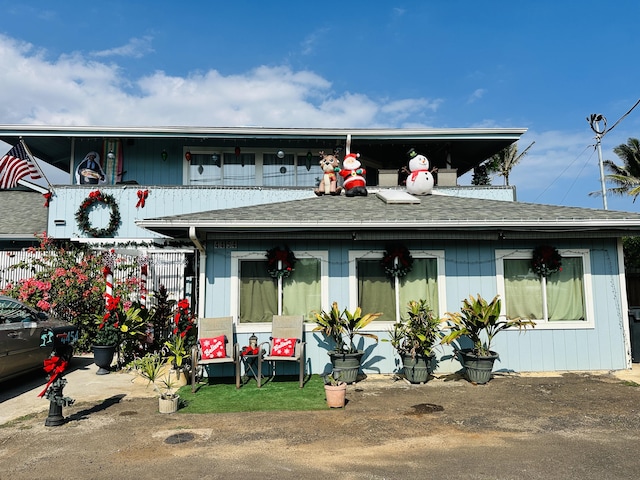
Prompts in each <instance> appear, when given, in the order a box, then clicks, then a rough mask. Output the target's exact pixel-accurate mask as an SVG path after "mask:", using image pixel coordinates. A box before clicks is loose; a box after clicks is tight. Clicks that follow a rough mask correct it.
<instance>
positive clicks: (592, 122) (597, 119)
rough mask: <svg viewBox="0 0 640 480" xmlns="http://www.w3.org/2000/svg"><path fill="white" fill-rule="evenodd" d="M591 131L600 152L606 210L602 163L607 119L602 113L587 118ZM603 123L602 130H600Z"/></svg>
mask: <svg viewBox="0 0 640 480" xmlns="http://www.w3.org/2000/svg"><path fill="white" fill-rule="evenodd" d="M587 121H588V122H589V126H590V127H591V130H593V132H594V133H595V134H596V150H598V164H599V165H600V184H601V185H602V204H603V206H604V209H605V210H608V208H607V188H606V186H605V181H604V163H603V161H602V137H603V136H604V134H605V133H606V132H607V119H606V118H604V116H603V115H602V114H600V113H592V114H591V116H589V117H587ZM600 123H602V128H600V125H599V124H600Z"/></svg>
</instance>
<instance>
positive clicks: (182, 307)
mask: <svg viewBox="0 0 640 480" xmlns="http://www.w3.org/2000/svg"><path fill="white" fill-rule="evenodd" d="M178 308H179V309H180V310H188V309H189V300H187V299H186V298H183V299H182V300H180V301H179V302H178Z"/></svg>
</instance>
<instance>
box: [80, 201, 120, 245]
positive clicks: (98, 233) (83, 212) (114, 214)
mask: <svg viewBox="0 0 640 480" xmlns="http://www.w3.org/2000/svg"><path fill="white" fill-rule="evenodd" d="M96 203H104V204H105V205H106V206H108V207H109V208H110V209H111V216H110V217H109V224H108V225H107V226H106V228H94V227H92V226H91V222H90V221H89V209H90V207H91V206H92V205H94V204H96ZM76 221H77V222H78V227H79V228H80V231H81V232H83V233H86V234H87V235H90V236H92V237H112V236H113V234H114V233H115V232H116V230H118V226H119V225H120V210H119V209H118V204H117V203H116V199H115V198H114V197H113V195H109V194H108V193H102V192H101V191H100V190H94V191H93V192H91V193H90V194H89V196H88V197H87V198H85V199H84V201H83V202H82V203H81V204H80V208H78V211H77V212H76Z"/></svg>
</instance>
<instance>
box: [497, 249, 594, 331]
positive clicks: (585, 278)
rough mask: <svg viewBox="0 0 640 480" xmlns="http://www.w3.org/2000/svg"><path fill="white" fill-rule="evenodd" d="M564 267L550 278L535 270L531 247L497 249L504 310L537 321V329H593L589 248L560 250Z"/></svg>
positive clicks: (500, 292)
mask: <svg viewBox="0 0 640 480" xmlns="http://www.w3.org/2000/svg"><path fill="white" fill-rule="evenodd" d="M559 253H560V255H561V256H562V269H561V270H560V271H558V272H556V273H552V274H550V275H549V276H548V277H544V276H540V275H538V274H537V273H535V272H534V271H533V269H532V266H531V259H532V252H531V250H497V251H496V276H497V280H498V294H499V295H500V297H501V298H502V299H503V301H502V310H503V311H502V313H503V315H506V316H507V317H510V318H516V317H520V318H527V319H531V320H535V321H536V328H543V329H544V328H592V327H593V326H594V321H593V304H592V302H591V301H590V300H589V297H588V295H587V292H590V291H591V272H590V266H589V251H588V250H560V251H559Z"/></svg>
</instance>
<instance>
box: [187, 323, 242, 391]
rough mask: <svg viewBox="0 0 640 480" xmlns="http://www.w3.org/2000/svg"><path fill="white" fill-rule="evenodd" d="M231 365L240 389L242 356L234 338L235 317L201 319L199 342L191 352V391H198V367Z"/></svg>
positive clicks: (237, 386)
mask: <svg viewBox="0 0 640 480" xmlns="http://www.w3.org/2000/svg"><path fill="white" fill-rule="evenodd" d="M225 363H231V364H233V365H234V373H235V377H236V388H240V356H239V348H238V344H237V343H236V342H235V341H234V336H233V317H218V318H199V319H198V340H197V341H196V344H195V345H194V347H193V349H192V351H191V367H192V368H191V391H192V392H195V391H196V371H197V370H198V367H202V368H205V367H206V366H207V365H220V364H225Z"/></svg>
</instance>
